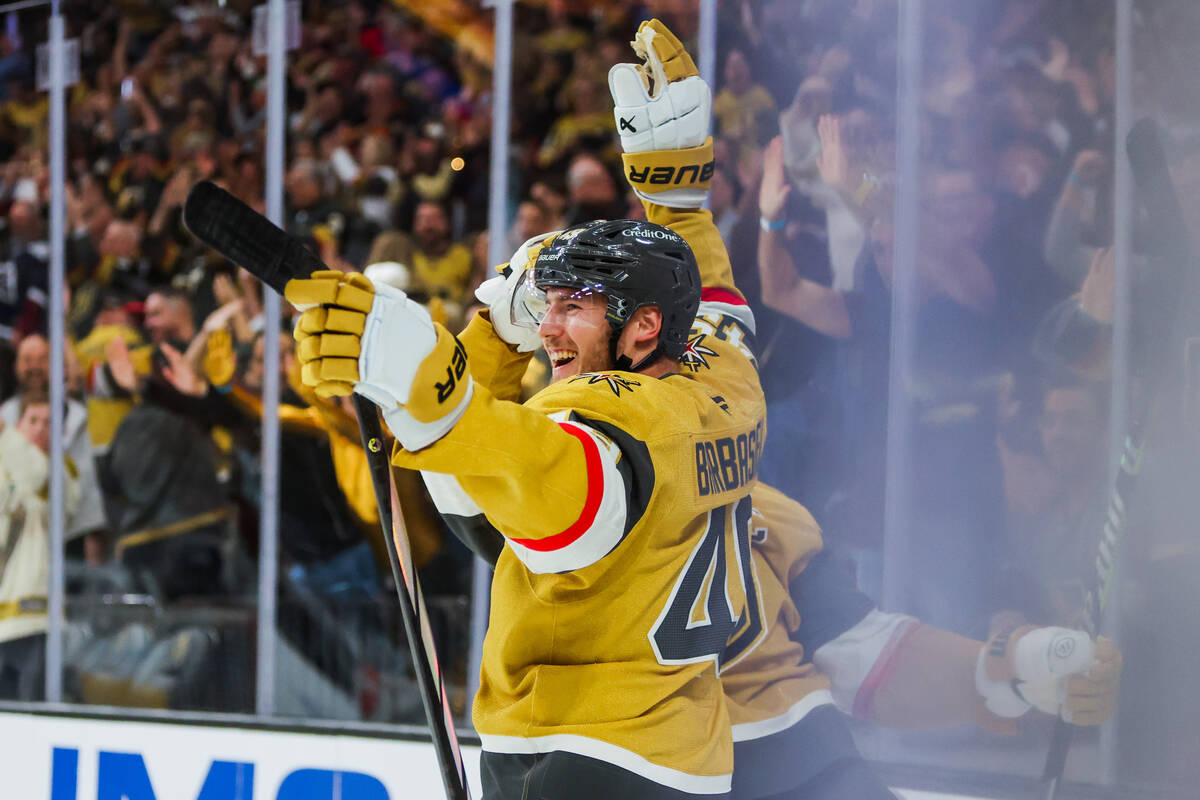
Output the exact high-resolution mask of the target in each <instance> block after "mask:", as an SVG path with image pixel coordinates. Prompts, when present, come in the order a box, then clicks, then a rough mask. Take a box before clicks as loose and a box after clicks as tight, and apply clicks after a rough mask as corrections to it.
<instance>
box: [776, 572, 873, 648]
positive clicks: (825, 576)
mask: <svg viewBox="0 0 1200 800" xmlns="http://www.w3.org/2000/svg"><path fill="white" fill-rule="evenodd" d="M788 591H789V593H790V594H791V596H792V602H793V603H795V604H796V608H797V609H798V610H799V611H800V627H799V628H797V629H796V630H795V631H792V633H791V638H792V640H793V641H796V642H799V643H800V646H801V647H803V648H804V660H805V661H812V656H813V653H815V652H817V648H819V647H820V646H821V645H823V644H828V643H829V642H832V641H833V640H834V639H836V638H837V637H839V636H841V635H842V634H843V633H845V632H846V631H848V630H850V629H851V628H853V627H854V626H855V625H857V624H858V623H860V622H862V620H863V617H865V616H867V614H869V613H871V610H872V609H873V608H875V603H873V602H872V601H871V598H869V597H867V596H866V595H865V594H863V593H862V592H861V591H859V589H858V586H857V585H856V584H855V582H854V575H853V573H852V572H850V569H849V567H848V565H846V564H845V563H842V562H839V561H838V560H837V559H835V558H834V557H833V556H832V555H831V554H830V553H829V552H828V551H825V552H822V553H818V554H817V555H815V556H814V557H813V559H812V560H811V561H809V562H808V565H807V566H805V568H804V571H803V572H801V573H800V574H799V575H797V576H796V577H795V578H793V579H792V582H791V583H790V584H788Z"/></svg>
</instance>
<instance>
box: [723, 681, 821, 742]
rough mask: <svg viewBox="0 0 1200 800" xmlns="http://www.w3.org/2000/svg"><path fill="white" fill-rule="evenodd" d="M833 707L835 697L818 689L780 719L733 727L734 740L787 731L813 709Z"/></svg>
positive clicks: (741, 740)
mask: <svg viewBox="0 0 1200 800" xmlns="http://www.w3.org/2000/svg"><path fill="white" fill-rule="evenodd" d="M828 705H833V695H832V694H831V693H830V691H829V690H828V689H818V690H817V691H815V692H810V693H809V694H807V695H805V696H804V697H803V698H802V699H801V700H800V702H798V703H796V704H795V705H794V706H792V707H791V708H789V709H788V710H787V711H785V712H784V713H782V714H780V715H779V716H778V717H771V718H770V719H762V720H758V721H756V722H743V723H742V724H740V725H733V726H731V730H732V731H733V740H734V741H735V742H746V741H749V740H751V739H761V738H763V737H764V736H771V735H773V734H776V733H779V732H780V731H785V730H787V729H788V728H790V727H792V726H793V725H795V724H796V723H797V722H799V721H800V720H802V719H804V718H805V717H807V716H808V715H809V712H811V711H812V710H813V709H816V708H820V707H821V706H828Z"/></svg>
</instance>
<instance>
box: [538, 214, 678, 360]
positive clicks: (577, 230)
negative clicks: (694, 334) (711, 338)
mask: <svg viewBox="0 0 1200 800" xmlns="http://www.w3.org/2000/svg"><path fill="white" fill-rule="evenodd" d="M533 283H534V285H535V286H537V288H538V289H543V290H545V289H551V288H564V289H585V290H589V291H593V292H597V293H599V294H602V295H604V297H605V299H606V300H607V301H608V310H607V312H606V314H605V317H606V319H607V320H608V322H609V324H611V325H612V328H613V339H612V342H613V350H614V353H613V355H614V361H617V360H618V359H617V358H616V354H615V347H616V340H617V337H618V336H620V333H621V329H622V328H624V327H625V323H627V322H629V318H630V317H632V316H633V312H635V311H637V310H638V309H639V308H642V307H643V306H657V307H658V309H659V311H661V312H662V331H661V333H660V334H659V337H658V348H657V349H656V351H655V352H654V353H652V354H651V356H650V357H647V358H646V359H644V360H643V361H642V363H640V364H638V365H636V366H632V365H630V364H628V363H625V364H621V363H618V364H617V367H618V368H619V369H631V368H632V369H634V370H636V369H638V368H640V367H642V366H643V365H645V364H647V363H649V362H650V361H651V360H653V358H656V357H657V356H658V354H659V353H660V352H661V353H662V354H663V355H666V356H668V357H669V358H679V357H680V356H681V355H683V351H684V349H685V348H686V347H687V341H688V332H689V331H690V330H691V328H692V321H693V320H694V319H695V317H696V310H697V309H698V308H699V307H700V268H699V267H698V266H697V264H696V256H695V255H694V254H693V253H692V248H691V247H690V246H689V245H688V243H687V242H686V241H684V239H683V237H682V236H680V235H679V234H677V233H675V232H674V231H672V230H671V229H670V228H665V227H663V226H662V225H656V224H654V223H652V222H644V221H640V220H633V219H618V220H600V221H597V222H588V223H585V224H583V225H577V226H575V227H573V228H568V229H567V230H565V231H563V232H562V233H560V234H559V235H558V236H556V237H554V240H553V241H551V242H550V244H548V245H546V247H544V248H543V249H542V251H541V252H540V253H538V257H537V260H536V261H535V262H534V265H533ZM626 361H628V360H627V359H626Z"/></svg>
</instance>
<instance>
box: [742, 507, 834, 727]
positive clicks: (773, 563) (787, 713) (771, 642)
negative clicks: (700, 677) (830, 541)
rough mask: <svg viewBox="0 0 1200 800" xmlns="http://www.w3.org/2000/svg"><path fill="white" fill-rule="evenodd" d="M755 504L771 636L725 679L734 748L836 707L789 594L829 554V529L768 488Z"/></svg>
mask: <svg viewBox="0 0 1200 800" xmlns="http://www.w3.org/2000/svg"><path fill="white" fill-rule="evenodd" d="M753 498H754V514H753V516H752V518H751V523H750V540H751V552H752V555H753V559H752V563H753V565H754V570H755V574H756V579H757V580H756V586H757V588H758V601H759V603H760V604H761V611H760V613H761V615H762V619H763V620H764V625H765V627H766V633H765V635H764V636H763V637H762V638H761V640H760V641H759V642H758V643H757V646H756V647H754V648H752V649H747V650H745V651H744V652H731V653H730V654H729V655H728V657H727V659H726V667H725V669H724V670H723V671H722V672H721V683H722V685H723V686H724V687H725V696H726V698H727V700H728V703H729V718H730V722H731V723H732V724H733V738H734V741H745V740H747V739H757V738H759V737H762V736H768V735H770V734H772V733H777V732H779V731H781V730H783V729H785V728H787V727H790V726H791V725H792V724H794V723H795V722H797V721H798V720H799V719H801V718H803V717H804V716H805V715H806V714H807V713H808V712H809V711H811V710H812V709H813V708H815V707H816V706H818V705H824V704H830V703H832V702H833V696H832V695H831V694H830V693H829V679H828V678H827V677H825V676H824V675H822V674H820V672H819V671H818V670H817V668H816V666H814V665H813V664H812V662H811V661H806V659H805V653H804V648H803V647H802V646H801V645H800V644H799V643H798V642H796V641H793V639H792V638H791V634H792V633H794V632H795V631H797V630H798V629H799V628H800V620H801V617H800V614H801V611H800V610H799V609H797V608H796V604H795V600H794V599H793V598H792V595H791V592H790V590H789V587H790V585H791V583H792V581H794V580H795V579H796V578H797V577H798V576H799V575H800V573H801V572H803V571H804V567H805V566H806V565H807V563H808V560H809V559H810V558H811V557H812V556H814V555H816V553H818V552H819V551H820V550H821V529H820V528H819V527H818V526H817V523H816V520H814V519H813V517H812V515H811V514H810V513H808V510H807V509H805V508H804V506H802V505H800V504H799V503H797V502H796V501H795V500H792V499H791V498H789V497H787V496H786V495H785V494H783V493H782V492H780V491H779V490H777V489H773V488H772V487H770V486H767V485H766V484H763V483H760V484H758V486H757V487H756V488H755V490H754V495H753Z"/></svg>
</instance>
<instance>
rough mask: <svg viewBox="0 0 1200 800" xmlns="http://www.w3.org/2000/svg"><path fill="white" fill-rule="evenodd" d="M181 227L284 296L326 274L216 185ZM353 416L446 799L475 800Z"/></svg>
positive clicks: (368, 439) (394, 503) (365, 428)
mask: <svg viewBox="0 0 1200 800" xmlns="http://www.w3.org/2000/svg"><path fill="white" fill-rule="evenodd" d="M183 221H184V224H185V225H186V226H187V228H188V230H190V231H191V232H192V233H193V234H194V235H195V236H196V238H197V239H199V240H200V241H202V242H204V243H205V244H206V245H208V246H209V247H211V248H212V249H214V250H216V251H217V252H218V253H220V254H221V255H223V256H224V257H226V258H228V259H229V260H230V261H232V262H234V263H235V264H237V265H238V266H240V267H243V268H244V269H246V270H247V271H249V272H250V273H251V274H253V275H254V276H255V277H257V278H258V279H259V280H261V281H262V282H263V283H265V284H266V285H267V286H269V287H271V288H272V289H274V290H275V291H276V292H278V293H279V294H283V289H284V286H286V285H287V282H288V281H289V280H290V279H292V278H307V277H308V276H309V275H310V274H312V272H313V271H315V270H319V269H328V267H326V266H325V263H324V262H323V261H321V259H320V258H318V257H317V256H316V255H315V254H314V253H313V252H312V251H310V250H309V249H308V248H306V247H305V246H304V245H303V244H301V243H300V241H299V240H298V239H296V238H295V237H293V236H291V235H290V234H288V233H286V232H284V231H282V230H280V229H279V228H278V227H276V226H275V225H274V224H273V223H272V222H271V221H270V220H268V219H267V218H266V217H264V216H263V215H261V214H259V213H258V212H257V211H255V210H254V209H252V208H250V207H249V206H248V205H246V204H245V203H243V202H242V201H241V200H238V199H237V198H236V197H234V196H233V195H231V194H229V193H228V192H226V191H225V190H224V189H221V188H220V187H218V186H217V185H216V184H214V183H212V182H210V181H201V182H200V183H197V184H196V185H195V186H193V187H192V190H191V191H190V192H189V193H188V197H187V202H186V203H185V204H184V207H183ZM354 409H355V411H356V412H357V413H358V426H359V430H360V432H361V433H362V442H363V449H364V450H365V451H366V454H367V464H368V466H369V467H370V471H371V482H372V483H373V484H374V487H375V500H376V503H377V504H378V506H379V522H380V525H381V527H382V529H383V540H384V543H385V544H386V545H387V552H388V561H389V562H390V563H391V567H392V577H393V579H394V580H395V581H396V594H397V596H398V598H399V600H400V616H401V619H402V621H403V623H404V632H405V635H406V637H407V638H408V645H409V651H410V653H411V655H412V660H413V667H414V671H415V672H416V674H417V686H418V688H419V690H420V692H421V702H422V704H423V705H424V707H425V717H426V719H427V721H428V723H429V732H430V734H431V738H432V739H433V746H434V750H435V751H436V753H437V758H438V765H439V766H440V768H441V773H442V783H443V784H444V786H445V789H446V797H447V798H448V800H469V797H470V793H469V791H468V790H467V775H466V771H465V769H464V768H463V760H462V754H461V752H460V751H459V747H458V738H457V736H455V733H454V719H453V717H452V715H451V713H450V704H449V702H448V701H447V698H446V686H445V684H444V682H443V681H442V673H441V669H440V668H439V666H438V660H437V650H436V648H435V647H434V645H433V639H432V637H431V636H430V629H429V615H428V613H427V612H426V610H425V600H424V597H423V595H422V593H421V586H420V583H419V582H418V581H417V575H416V573H415V572H414V570H413V564H412V557H411V553H410V550H409V545H408V534H407V532H406V531H405V529H404V518H403V516H402V515H401V513H400V506H399V502H398V500H397V498H396V493H395V487H394V486H393V484H392V477H391V472H390V466H391V465H390V460H389V458H388V454H387V452H386V451H385V446H384V442H385V440H384V437H383V429H382V426H381V425H380V422H379V412H378V410H377V409H376V408H375V407H374V405H373V404H372V403H371V401H369V400H367V399H366V398H365V397H362V396H361V395H357V394H356V395H354Z"/></svg>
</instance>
